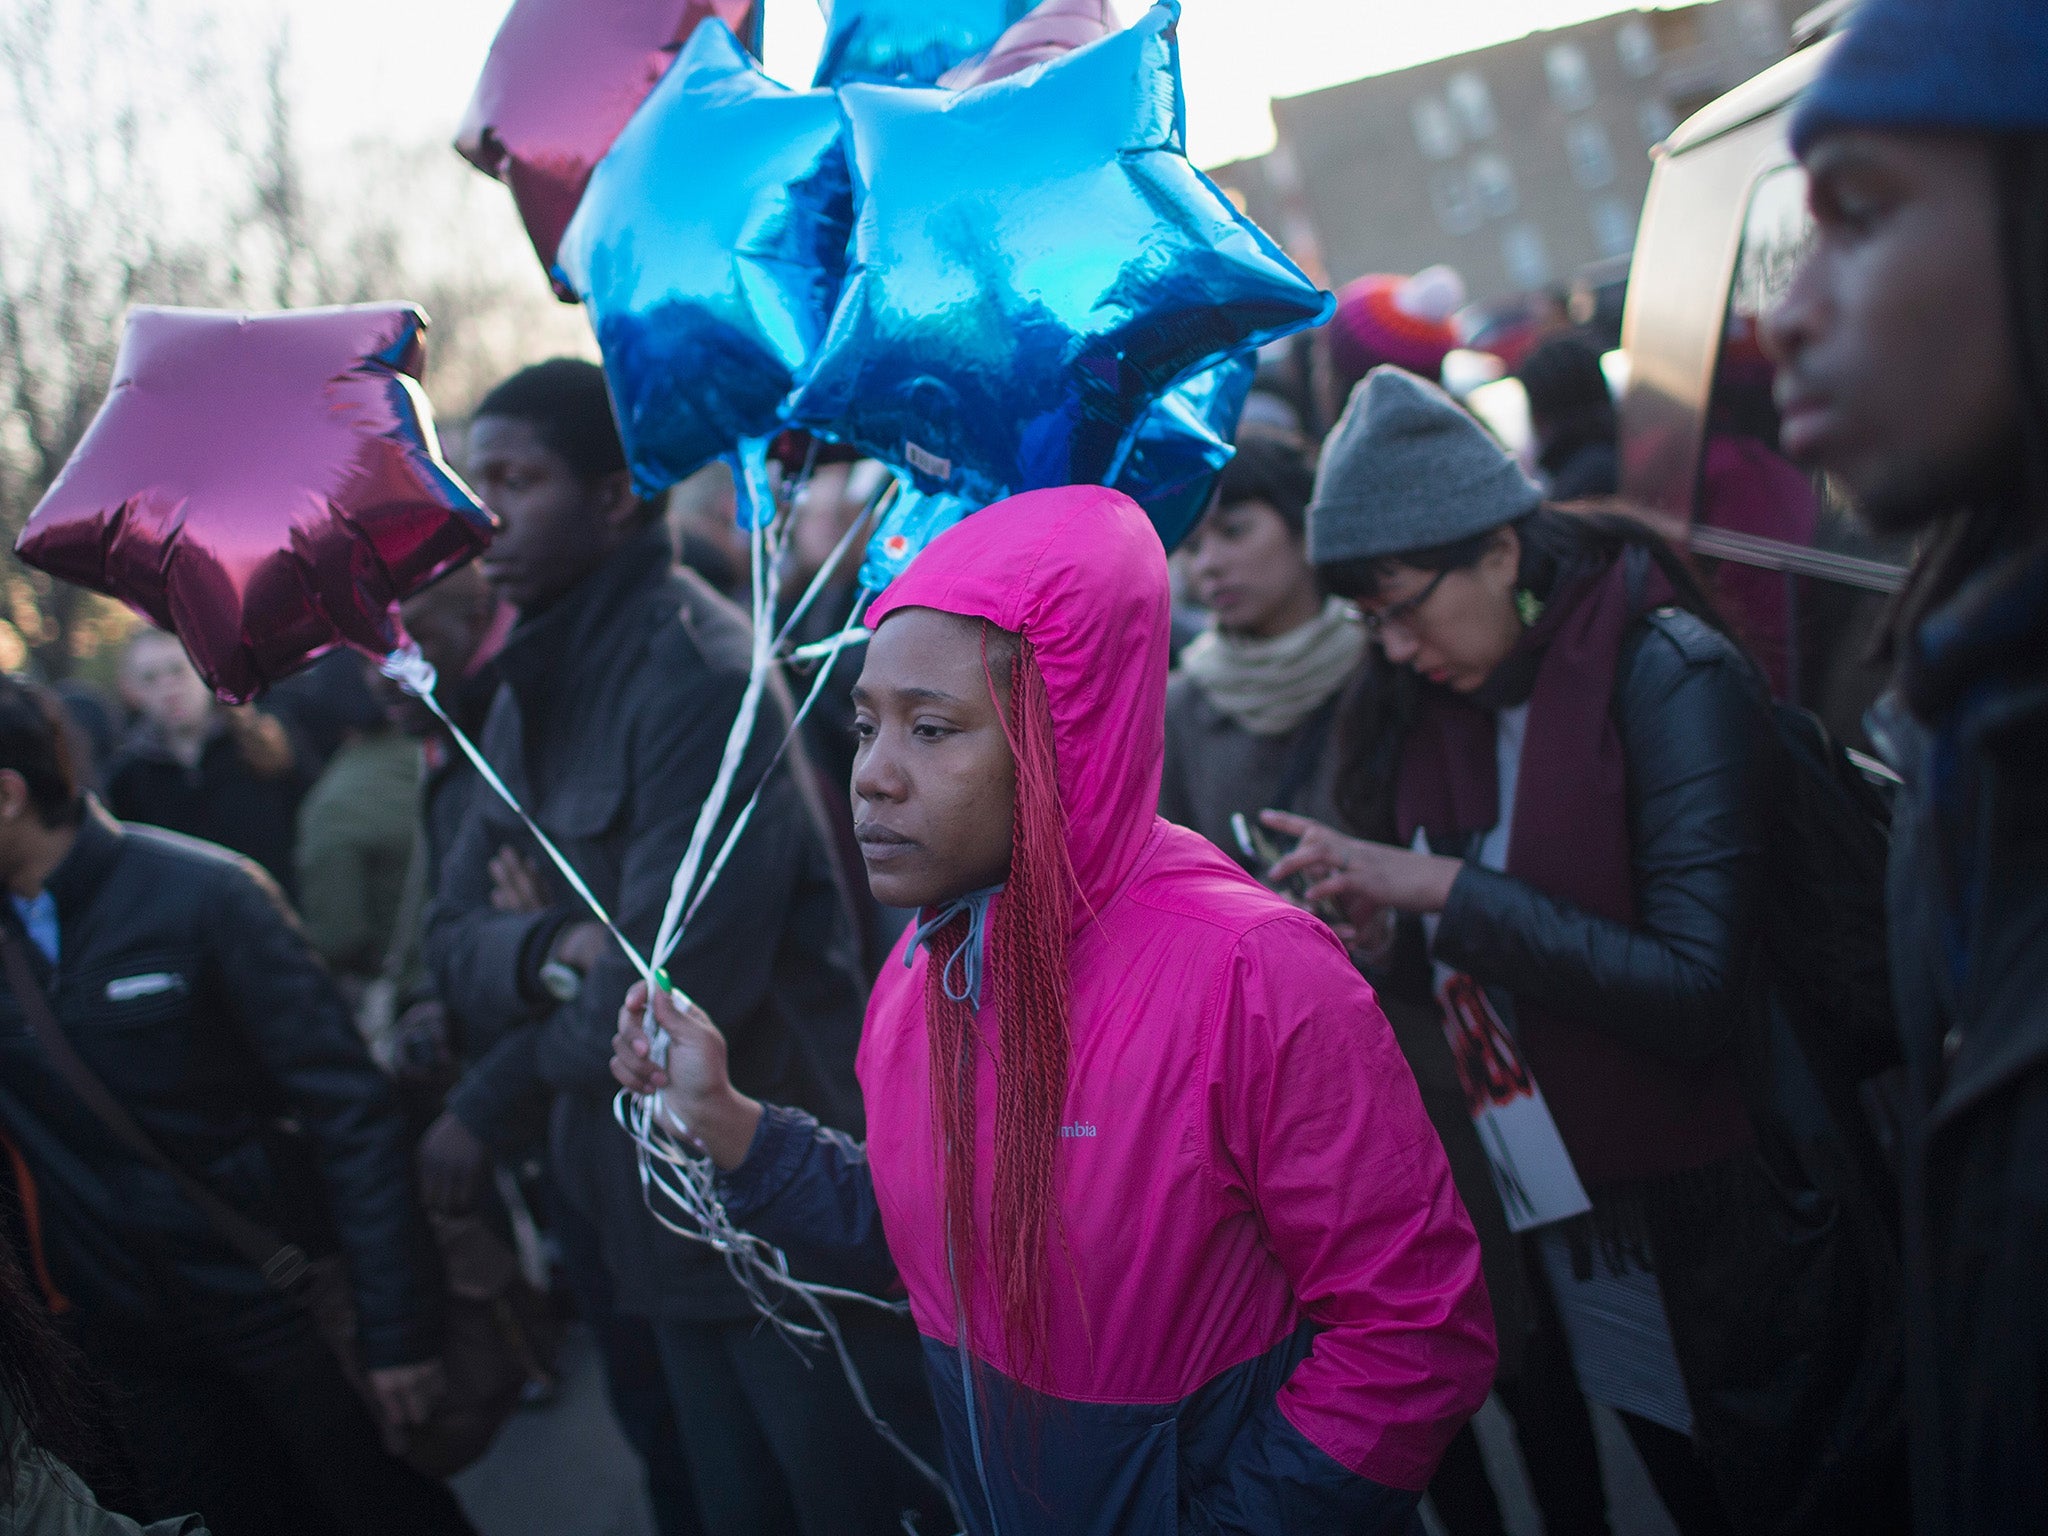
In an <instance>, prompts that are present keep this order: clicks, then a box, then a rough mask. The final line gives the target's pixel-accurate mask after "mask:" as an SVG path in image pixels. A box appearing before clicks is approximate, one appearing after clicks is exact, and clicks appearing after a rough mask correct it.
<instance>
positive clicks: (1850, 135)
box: [1765, 0, 2048, 1536]
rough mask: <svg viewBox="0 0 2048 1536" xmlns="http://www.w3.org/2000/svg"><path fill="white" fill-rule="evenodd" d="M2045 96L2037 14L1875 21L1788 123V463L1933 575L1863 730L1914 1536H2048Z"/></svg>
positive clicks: (1919, 11) (1772, 334) (1974, 13)
mask: <svg viewBox="0 0 2048 1536" xmlns="http://www.w3.org/2000/svg"><path fill="white" fill-rule="evenodd" d="M2044 80H2048V8H2044V7H2042V6H2041V5H2039V4H2038V3H2034V0H1952V3H1947V4H1934V3H1931V0H1867V3H1866V4H1865V5H1863V6H1862V7H1861V8H1860V9H1859V10H1858V11H1857V12H1856V13H1855V15H1854V17H1853V19H1852V20H1851V22H1850V24H1849V30H1848V33H1847V35H1846V36H1845V37H1844V38H1843V39H1842V40H1841V42H1840V43H1839V44H1838V45H1837V47H1836V49H1835V52H1834V53H1833V55H1832V56H1831V57H1830V59H1829V60H1828V62H1827V64H1826V65H1825V66H1824V67H1823V69H1822V71H1821V74H1820V76H1819V78H1818V79H1817V80H1816V81H1815V82H1814V84H1813V86H1812V87H1811V89H1810V90H1809V92H1808V94H1807V96H1806V98H1805V100H1804V102H1803V103H1802V104H1801V106H1800V108H1799V110H1798V113H1797V115H1796V117H1795V118H1794V123H1793V141H1794V146H1795V148H1796V149H1797V150H1798V152H1799V155H1800V157H1801V159H1802V160H1803V161H1804V163H1805V165H1806V168H1807V170H1808V172H1809V174H1810V176H1811V178H1812V191H1811V201H1812V207H1813V211H1814V218H1815V223H1816V232H1815V237H1814V240H1813V243H1812V245H1811V246H1810V247H1809V248H1808V253H1807V255H1806V257H1805V259H1804V260H1803V261H1802V263H1801V265H1800V267H1799V268H1798V270H1797V272H1796V273H1795V274H1794V276H1793V277H1792V279H1791V281H1790V283H1789V285H1788V287H1787V290H1786V292H1785V294H1784V296H1783V298H1782V300H1781V301H1780V303H1779V304H1778V305H1777V306H1776V308H1775V309H1774V310H1773V311H1772V312H1771V313H1770V314H1769V315H1768V316H1767V317H1766V322H1765V341H1766V343H1767V344H1768V345H1769V346H1770V348H1771V350H1772V351H1773V353H1774V354H1775V355H1776V357H1777V359H1778V362H1779V373H1778V381H1777V392H1778V405H1779V408H1780V410H1781V412H1782V415H1783V422H1784V435H1783V442H1784V446H1785V448H1786V451H1787V452H1788V453H1790V454H1791V455H1792V456H1793V457H1795V458H1798V459H1800V460H1802V461H1804V462H1806V463H1809V464H1812V465H1815V466H1817V467H1820V468H1824V469H1826V470H1827V471H1829V472H1830V473H1831V474H1832V475H1833V476H1834V477H1835V478H1836V481H1837V483H1839V484H1840V485H1842V486H1843V487H1844V488H1845V489H1846V490H1847V491H1848V493H1849V494H1850V496H1851V498H1852V499H1853V501H1854V503H1855V505H1856V507H1857V509H1858V511H1859V512H1860V514H1861V516H1862V517H1863V518H1864V519H1865V520H1866V521H1867V522H1868V523H1869V524H1870V526H1871V527H1872V528H1874V529H1876V530H1878V531H1879V532H1881V533H1886V534H1893V535H1903V536H1911V537H1913V538H1915V539H1917V540H1918V541H1919V543H1920V547H1921V549H1922V550H1923V553H1922V555H1921V557H1920V559H1919V560H1918V562H1917V563H1916V564H1915V566H1914V569H1913V574H1912V577H1911V579H1910V581H1909V583H1908V586H1907V588H1906V592H1905V595H1904V598H1903V601H1902V602H1901V604H1900V606H1899V608H1898V610H1897V623H1896V625H1895V627H1894V630H1893V640H1892V652H1893V660H1894V661H1895V663H1896V667H1897V672H1896V684H1897V686H1896V688H1895V690H1894V692H1892V693H1891V694H1890V695H1888V696H1887V697H1886V698H1885V699H1884V700H1882V701H1881V702H1880V704H1879V705H1878V707H1877V708H1876V709H1875V710H1874V711H1873V712H1872V719H1871V722H1870V724H1871V737H1872V739H1873V741H1875V742H1876V743H1877V744H1878V745H1879V747H1880V750H1882V751H1883V752H1884V753H1885V754H1886V756H1887V757H1888V758H1889V759H1890V760H1891V762H1892V765H1893V766H1894V767H1896V768H1897V769H1898V770H1899V772H1900V773H1901V774H1902V775H1903V776H1904V779H1905V789H1904V791H1903V792H1902V793H1901V795H1900V797H1899V801H1898V804H1897V807H1896V809H1895V810H1894V812H1893V818H1892V872H1891V884H1890V891H1889V908H1890V938H1891V965H1892V975H1893V990H1894V999H1895V1003H1896V1007H1897V1015H1898V1023H1899V1030H1900V1038H1901V1043H1902V1045H1903V1049H1904V1055H1905V1063H1906V1073H1907V1077H1908V1080H1909V1083H1910V1093H1909V1095H1908V1107H1907V1117H1908V1118H1907V1126H1906V1133H1905V1137H1904V1142H1903V1146H1902V1149H1901V1157H1902V1163H1903V1173H1902V1182H1903V1185H1904V1195H1905V1210H1904V1215H1905V1234H1906V1244H1905V1247H1906V1283H1907V1310H1906V1319H1907V1322H1906V1358H1907V1380H1908V1391H1909V1396H1908V1418H1909V1422H1910V1424H1911V1428H1912V1441H1913V1457H1912V1484H1913V1510H1914V1524H1915V1528H1916V1530H1918V1531H1920V1532H1922V1533H1925V1536H1948V1533H1956V1536H1962V1533H1966V1532H1970V1533H1974V1532H1981V1531H2038V1530H2043V1529H2048V1307H2044V1306H2043V1302H2042V1298H2043V1296H2044V1295H2048V1222H2044V1219H2043V1213H2044V1211H2048V255H2044V253H2048V90H2044V89H2043V84H2042V82H2043V81H2044Z"/></svg>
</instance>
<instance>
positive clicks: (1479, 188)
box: [1469, 150, 1515, 219]
mask: <svg viewBox="0 0 2048 1536" xmlns="http://www.w3.org/2000/svg"><path fill="white" fill-rule="evenodd" d="M1469 169H1470V172H1471V176H1472V197H1473V200H1474V201H1476V202H1477V203H1478V204H1479V211H1480V213H1481V214H1483V215H1484V216H1485V217H1487V218H1489V219H1504V218H1506V217H1507V216H1508V215H1509V214H1511V213H1513V212H1514V211H1515V168H1514V167H1513V166H1512V165H1509V164H1508V162H1507V157H1506V156H1505V155H1497V154H1495V153H1494V152H1493V151H1492V150H1487V151H1485V152H1484V153H1482V154H1477V155H1474V156H1473V157H1472V161H1471V165H1470V167H1469Z"/></svg>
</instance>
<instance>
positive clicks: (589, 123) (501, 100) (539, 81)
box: [455, 0, 760, 300]
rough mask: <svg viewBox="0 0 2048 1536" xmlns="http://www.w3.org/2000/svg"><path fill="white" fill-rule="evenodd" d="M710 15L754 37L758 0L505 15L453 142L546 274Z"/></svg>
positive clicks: (649, 1) (544, 2)
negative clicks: (623, 133) (605, 162)
mask: <svg viewBox="0 0 2048 1536" xmlns="http://www.w3.org/2000/svg"><path fill="white" fill-rule="evenodd" d="M707 16H716V17H717V18H718V19H719V20H720V21H723V22H724V23H725V24H726V25H727V26H729V27H731V28H732V29H733V31H734V32H736V33H737V34H739V36H740V38H741V39H742V40H743V41H750V40H752V39H753V37H754V35H755V30H756V27H755V23H756V21H757V19H758V18H757V16H756V12H755V7H754V4H753V0H516V3H515V4H514V5H513V7H512V9H511V10H510V11H509V12H508V13H507V14H506V16H505V20H504V23H503V24H502V25H501V26H500V27H499V28H498V36H497V39H496V41H494V42H493V43H492V44H491V52H490V57H488V58H487V59H485V60H484V69H483V73H482V74H481V75H480V76H478V77H477V82H476V91H475V93H474V94H473V95H472V96H471V97H470V99H469V110H468V111H467V112H465V113H464V114H463V118H462V127H461V128H460V129H459V130H458V131H457V133H456V136H455V147H456V149H458V150H459V151H461V153H462V156H463V158H464V159H466V160H467V161H469V162H470V164H472V165H474V166H475V167H476V168H477V169H478V170H480V171H482V172H484V173H485V174H486V175H489V176H495V177H497V178H498V180H500V181H502V182H504V183H505V185H506V186H508V187H509V188H511V190H512V200H513V201H514V202H515V203H517V204H518V205H519V217H520V218H521V219H522V220H524V221H525V224H526V233H527V234H528V235H529V236H530V237H531V238H532V240H533V249H534V252H535V254H537V255H538V256H539V257H540V264H541V265H542V266H543V267H545V268H547V270H548V275H549V277H550V279H553V278H554V276H555V250H556V247H557V246H559V245H560V244H561V242H562V231H563V230H565V229H567V228H568V227H569V220H570V218H571V217H572V216H573V215H574V214H575V212H576V205H577V204H578V203H579V202H581V201H582V200H583V189H584V187H585V186H587V185H588V184H589V182H590V172H591V170H592V168H593V167H594V166H596V164H597V162H598V161H600V160H602V159H603V158H604V156H605V151H607V150H608V149H610V148H611V147H612V142H613V140H615V139H617V138H618V136H619V131H620V130H621V129H623V128H624V127H625V126H626V123H627V120H628V119H630V118H631V117H632V115H633V113H634V112H635V111H636V110H637V109H638V108H639V106H640V103H641V102H642V101H644V100H646V99H647V93H648V92H649V91H651V90H653V89H654V85H655V82H656V81H658V80H659V79H660V78H661V77H662V74H663V73H664V72H665V71H666V70H667V69H668V66H669V61H670V60H672V59H673V58H674V57H675V56H676V54H677V52H678V51H679V50H680V49H681V47H682V45H683V44H684V43H686V42H688V41H689V40H690V34H691V33H693V32H695V31H696V30H697V23H698V22H700V21H702V20H704V18H705V17H707ZM754 51H755V52H756V53H759V51H760V49H759V46H758V44H755V46H754ZM555 291H556V292H557V293H558V294H559V295H560V296H561V297H562V298H563V299H565V300H573V299H574V298H575V295H574V294H573V293H571V292H569V291H568V289H567V288H566V287H565V286H564V285H562V284H561V283H560V282H559V280H557V281H556V288H555Z"/></svg>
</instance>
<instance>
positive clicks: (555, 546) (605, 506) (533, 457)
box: [468, 416, 633, 613]
mask: <svg viewBox="0 0 2048 1536" xmlns="http://www.w3.org/2000/svg"><path fill="white" fill-rule="evenodd" d="M468 470H469V481H470V484H472V485H474V486H475V487H476V489H477V492H478V494H479V495H481V496H482V497H483V500H484V504H485V505H486V506H488V507H489V508H490V509H491V510H492V511H493V512H495V513H497V514H498V516H499V517H500V518H501V519H502V520H503V521H504V525H505V526H504V529H503V531H501V532H500V533H499V534H498V536H497V538H495V539H494V540H492V541H491V547H490V548H489V549H487V550H485V551H484V554H483V558H482V560H481V561H480V562H479V563H480V564H481V565H482V567H483V572H484V575H485V576H487V577H489V578H490V583H491V585H492V586H494V587H496V588H497V589H498V591H499V592H500V593H501V594H502V595H503V596H504V597H505V598H506V599H507V600H509V601H510V602H511V603H512V605H513V606H514V607H516V608H518V609H519V610H520V611H522V612H525V613H532V612H535V611H537V610H538V609H541V608H544V607H546V606H547V605H548V604H549V603H551V602H553V601H554V599H556V598H558V597H560V596H561V595H562V594H563V593H565V592H567V591H568V590H569V589H570V588H571V587H573V586H575V585H576V583H577V582H579V581H581V580H582V579H583V578H584V577H585V576H588V575H589V574H590V573H591V572H592V571H594V570H596V569H597V568H598V566H600V565H602V564H603V563H604V559H605V556H606V555H608V554H610V553H611V552H612V550H613V549H615V548H617V547H618V544H619V541H620V539H621V537H622V536H623V530H624V528H625V525H626V522H627V521H629V514H630V512H631V508H632V504H633V503H632V492H631V489H630V487H629V485H628V483H627V480H626V476H625V475H624V474H623V473H622V474H618V475H608V476H606V477H605V478H603V479H602V480H599V481H596V482H591V481H587V480H585V479H583V478H582V477H581V476H580V475H578V474H577V473H576V471H575V470H574V469H573V468H572V467H571V466H570V464H569V462H568V460H566V459H564V458H563V457H562V456H561V455H560V454H559V453H557V452H555V450H554V449H552V448H550V447H549V446H548V445H547V443H546V442H545V441H544V440H543V439H542V437H541V435H540V432H539V430H538V429H537V428H535V427H534V425H533V424H532V423H531V422H528V421H522V420H520V419H518V418H516V417H511V416H479V417H478V418H477V419H476V420H475V421H474V422H473V423H471V425H470V429H469V464H468Z"/></svg>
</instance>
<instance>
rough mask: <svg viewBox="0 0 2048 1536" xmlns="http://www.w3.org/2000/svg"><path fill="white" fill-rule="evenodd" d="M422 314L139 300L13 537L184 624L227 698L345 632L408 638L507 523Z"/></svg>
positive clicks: (380, 651) (399, 307) (191, 647)
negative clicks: (100, 383)
mask: <svg viewBox="0 0 2048 1536" xmlns="http://www.w3.org/2000/svg"><path fill="white" fill-rule="evenodd" d="M426 324H427V317H426V315H425V314H424V313H423V312H422V311H421V310H420V308H419V307H418V306H417V305H414V304H355V305H349V306H347V307H345V308H338V309H307V310H295V311H286V312H284V313H282V314H267V315H249V314H236V313H233V312H229V311H224V310H210V309H156V308H142V309H136V310H133V311H131V312H130V313H129V316H128V328H127V331H126V333H125V334H124V335H123V336H122V338H121V352H120V356H119V357H118V358H117V359H116V361H115V364H114V382H113V386H112V388H111V389H109V390H108V392H107V399H106V403H105V404H103V405H102V406H101V407H100V410H99V414H98V415H97V416H95V417H94V418H93V423H92V425H91V427H89V428H88V429H87V431H86V434H85V437H84V438H83V440H81V441H80V443H79V445H78V447H77V448H76V449H75V450H74V451H73V452H72V455H71V458H70V461H69V462H68V463H66V464H65V466H64V471H63V473H62V474H60V475H59V476H58V477H57V480H56V483H55V484H53V485H52V486H51V487H50V489H49V491H48V493H47V494H45V495H44V497H43V499H42V501H41V502H40V503H38V504H37V506H36V509H35V511H34V513H33V514H31V515H30V517H29V520H28V525H27V526H26V527H25V528H23V529H22V532H21V537H20V539H19V540H17V541H16V543H15V553H16V554H18V555H20V556H21V558H22V559H23V560H25V561H27V562H28V563H29V564H30V565H33V566H35V567H37V568H38V569H40V570H45V571H48V572H49V573H50V574H51V575H52V576H57V577H60V578H62V579H63V580H65V581H70V582H76V583H77V584H78V585H79V586H82V587H90V588H92V590H94V591H95V592H104V593H106V594H107V595H108V596H109V597H115V598H119V599H120V600H121V601H122V602H124V603H127V604H128V605H129V606H130V607H132V608H134V609H135V610H136V611H137V612H139V613H141V614H142V615H143V616H144V617H146V618H148V619H149V620H150V621H151V622H152V623H154V624H156V625H158V626H160V627H162V628H164V629H170V630H175V631H176V632H177V635H178V638H179V639H181V640H183V641H184V642H185V649H186V650H188V651H190V652H191V653H192V661H193V664H194V665H196V666H197V667H198V668H199V671H200V674H201V675H202V676H204V677H205V679H206V680H207V682H208V683H210V684H211V685H212V686H213V690H214V692H215V693H217V694H218V695H219V696H220V697H221V698H222V699H224V700H226V701H227V702H229V703H232V704H240V703H244V702H246V701H247V700H249V699H251V698H253V697H254V696H255V695H256V694H257V693H259V692H260V691H262V689H263V688H264V687H265V686H266V685H268V684H270V683H273V682H276V681H277V680H278V679H279V678H281V677H283V676H285V675H286V674H287V673H289V672H293V671H295V670H297V669H298V668H299V667H301V666H304V665H305V664H306V663H307V662H308V661H310V660H312V659H313V658H314V657H315V656H318V655H319V654H321V653H322V652H323V651H327V650H331V649H332V648H333V647H334V646H335V645H337V644H341V643H344V642H345V643H347V644H349V645H353V646H356V647H357V648H358V649H360V650H362V651H364V652H366V653H368V654H370V655H373V656H383V655H385V654H387V653H389V652H390V651H393V650H395V649H397V647H398V646H399V645H400V644H402V643H403V642H404V639H405V634H404V630H403V629H402V628H401V627H400V625H399V622H398V604H399V601H400V600H401V599H403V598H406V597H409V596H411V595H412V594H413V593H414V592H416V591H418V590H419V589H420V588H421V587H423V586H425V585H427V583H429V582H431V581H432V580H434V578H435V577H437V576H440V575H442V574H443V573H445V572H447V571H450V570H453V569H454V568H455V567H456V566H458V565H460V564H461V563H462V562H463V561H465V560H468V559H470V558H471V557H472V556H474V555H476V554H477V553H478V552H479V551H480V550H482V549H483V548H484V546H485V545H486V544H487V543H489V542H490V537H491V535H492V533H493V532H495V531H496V529H497V521H496V519H495V518H493V517H492V516H491V514H490V513H489V512H488V511H487V510H486V509H485V508H484V506H483V504H482V503H481V502H479V501H478V500H477V499H476V497H475V496H474V495H473V494H471V492H470V490H469V488H468V487H467V486H465V485H464V484H463V483H462V481H461V480H459V479H458V478H456V476H455V473H454V472H453V471H452V470H451V469H449V467H448V465H447V463H446V462H445V461H444V460H443V459H442V457H441V450H440V446H439V444H438V443H437V441H436V440H435V436H434V425H433V414H432V409H431V407H429V406H428V404H427V398H426V395H425V394H424V393H423V392H422V391H421V389H420V386H419V371H420V366H421V363H422V360H423V358H424V355H425V353H424V347H423V344H422V340H421V333H422V331H424V330H425V328H426Z"/></svg>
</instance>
